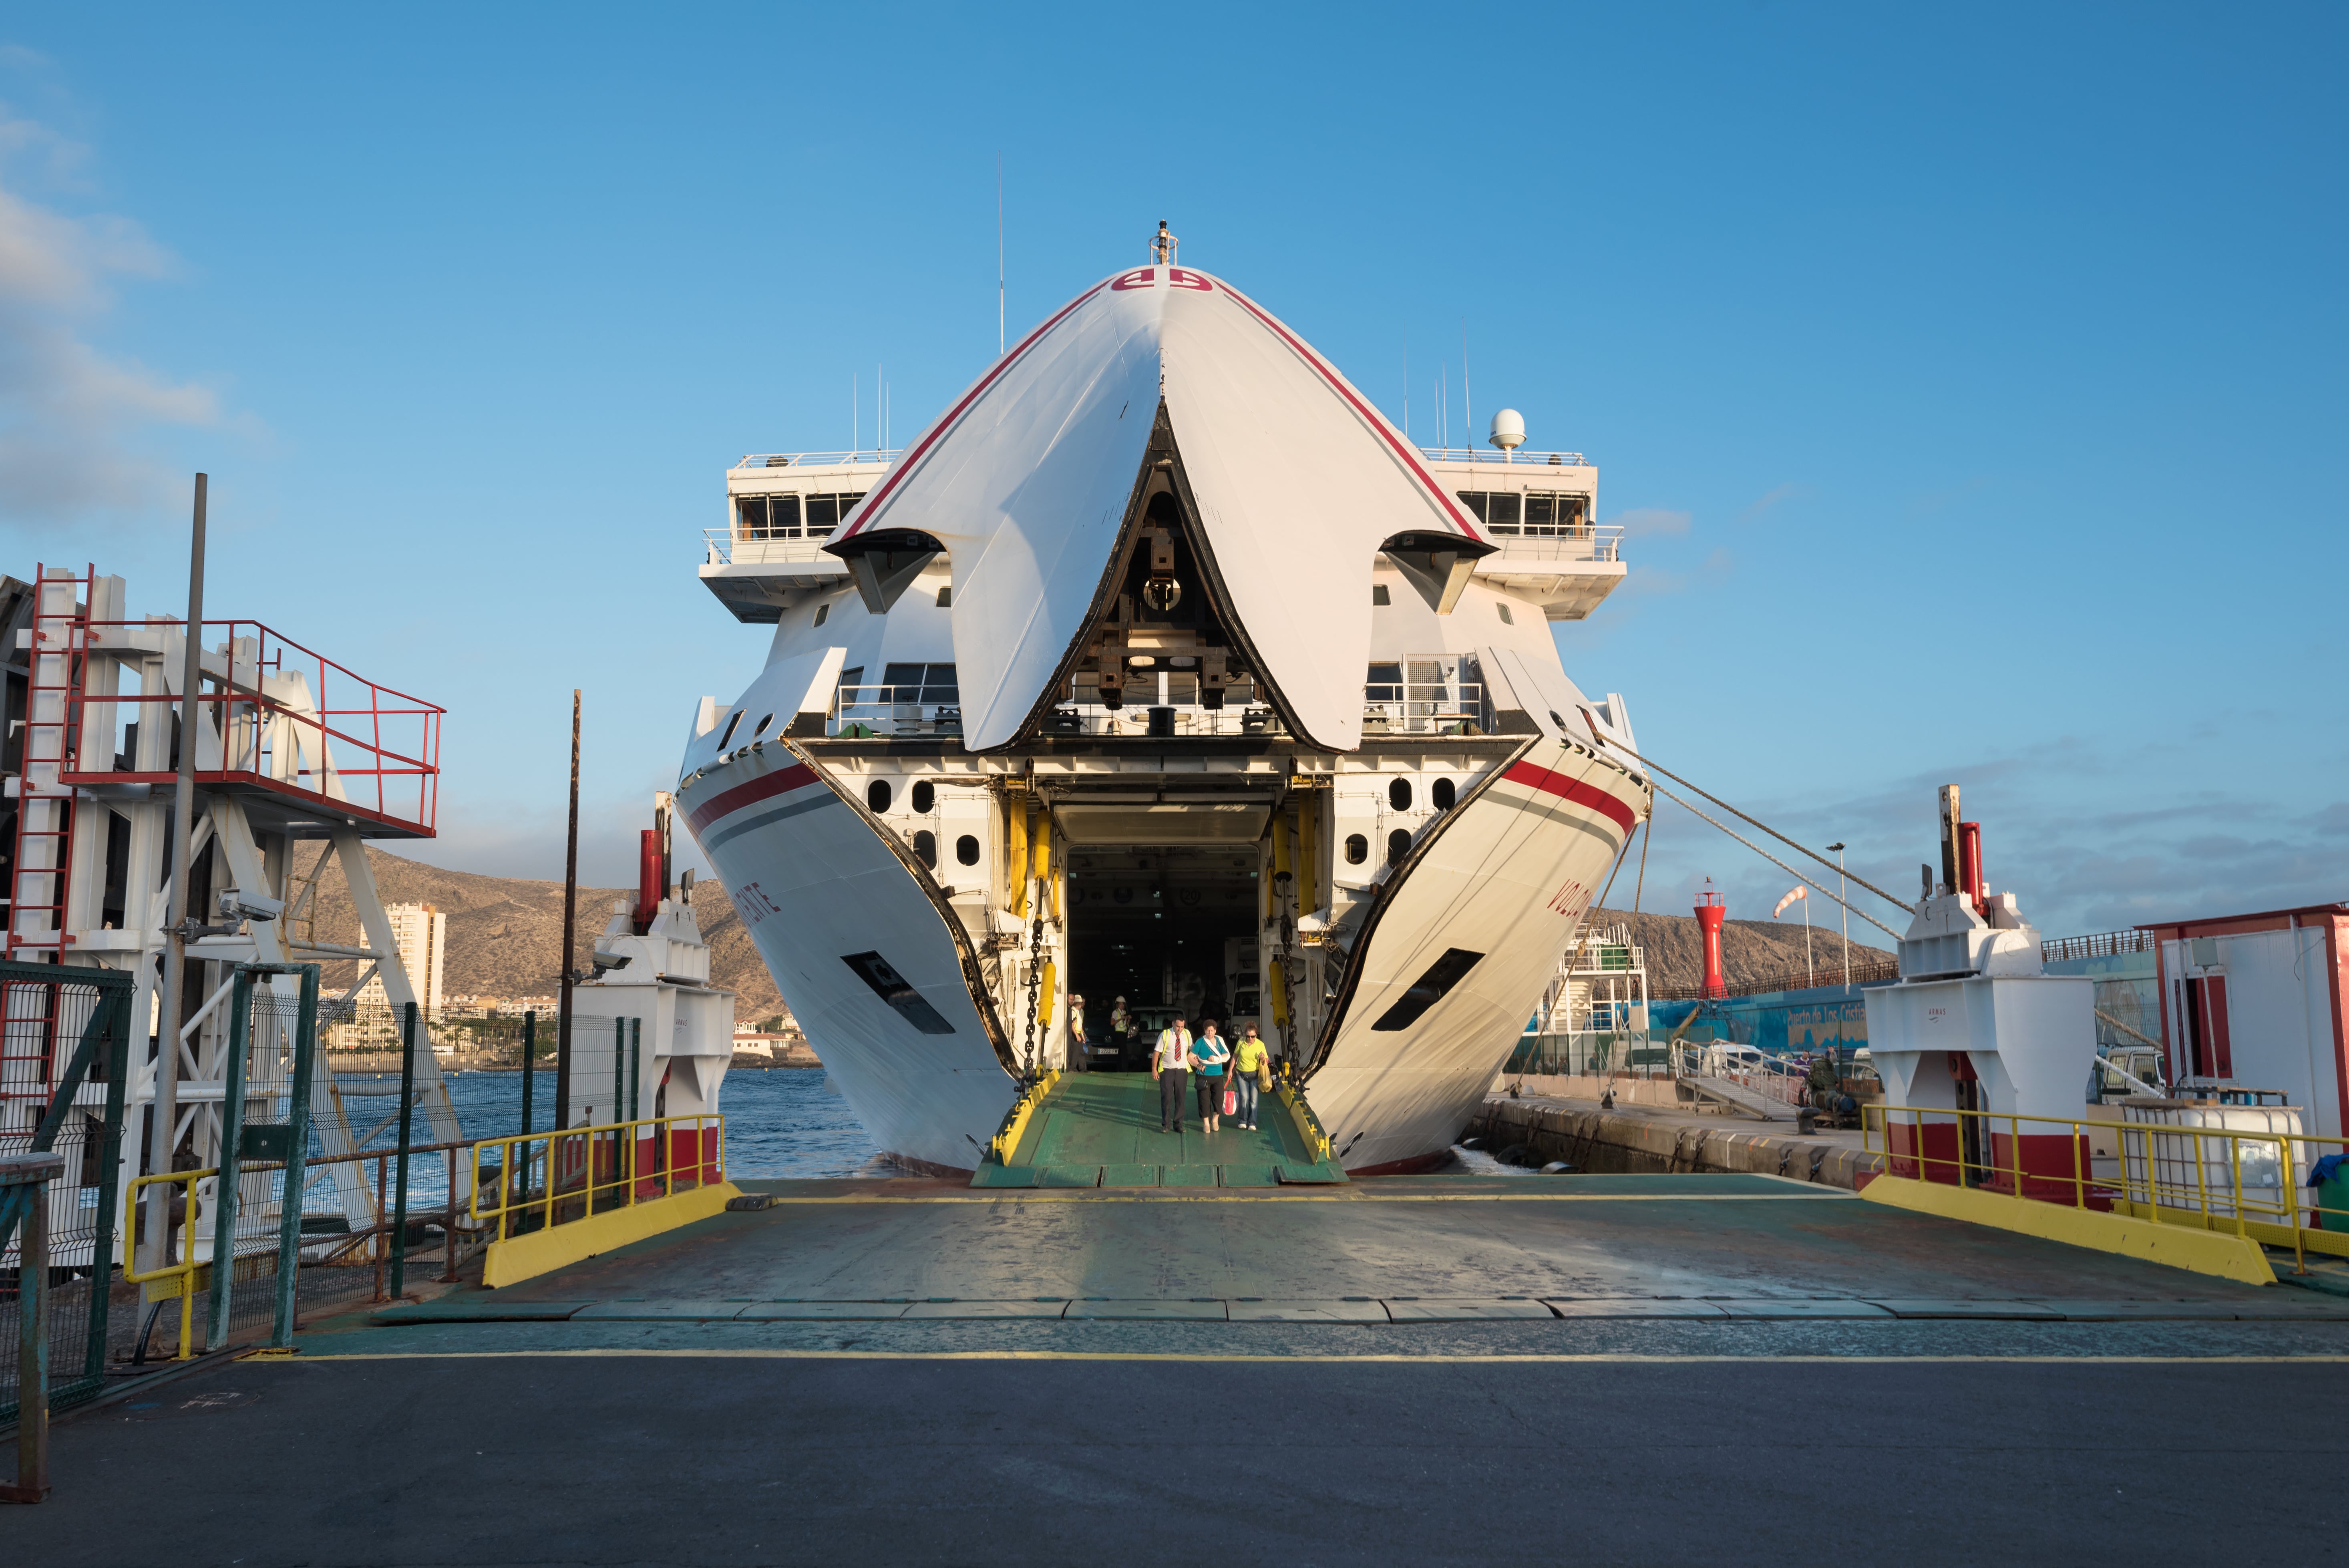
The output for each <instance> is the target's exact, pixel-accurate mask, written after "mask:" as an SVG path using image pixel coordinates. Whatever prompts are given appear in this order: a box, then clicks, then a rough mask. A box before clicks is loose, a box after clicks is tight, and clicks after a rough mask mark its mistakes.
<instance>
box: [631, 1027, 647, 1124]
mask: <svg viewBox="0 0 2349 1568" xmlns="http://www.w3.org/2000/svg"><path fill="white" fill-rule="evenodd" d="M644 1049H645V1021H644V1020H643V1019H642V1018H631V1019H629V1020H628V1117H627V1119H629V1120H630V1121H635V1120H637V1119H638V1116H637V1112H638V1110H639V1109H641V1108H642V1106H643V1104H644V1088H645V1077H644V1072H643V1070H642V1069H643V1068H644V1059H645V1058H644Z"/></svg>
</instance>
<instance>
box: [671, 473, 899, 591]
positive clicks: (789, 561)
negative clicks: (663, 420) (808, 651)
mask: <svg viewBox="0 0 2349 1568" xmlns="http://www.w3.org/2000/svg"><path fill="white" fill-rule="evenodd" d="M896 457H897V453H896V452H895V450H888V451H864V452H753V453H751V454H750V455H749V456H747V457H745V458H743V459H741V460H740V462H738V463H736V464H735V465H734V466H733V467H732V468H730V469H727V470H726V521H725V523H724V524H723V526H721V527H718V528H708V529H704V530H702V547H703V560H702V563H701V580H702V582H704V583H708V584H709V591H710V592H711V593H715V594H717V595H718V602H719V603H721V604H723V605H725V606H726V607H727V608H728V609H729V610H731V611H732V612H733V613H734V618H735V619H736V620H738V621H744V622H749V623H751V624H766V625H772V624H774V623H775V622H777V621H779V620H781V619H782V614H783V612H784V611H785V610H788V609H790V608H791V607H792V605H793V604H796V603H799V602H800V600H802V598H804V597H806V596H807V595H808V594H810V593H821V592H823V591H825V590H827V589H831V588H835V587H838V586H839V585H840V584H842V583H845V582H847V581H848V565H847V563H846V562H843V561H842V560H841V559H840V557H838V556H837V555H828V554H826V553H824V548H823V547H824V545H825V544H826V543H827V542H829V541H830V540H831V538H832V534H833V530H834V529H836V528H838V527H839V526H840V521H841V519H843V518H844V517H846V516H847V515H848V513H849V511H850V510H851V509H852V508H854V506H855V505H856V503H857V502H858V501H860V500H864V492H865V491H867V490H871V489H872V488H873V487H874V484H875V483H877V482H878V481H879V480H880V478H881V476H882V475H883V474H885V473H886V472H887V471H888V469H889V465H890V464H891V463H892V462H894V461H895V459H896Z"/></svg>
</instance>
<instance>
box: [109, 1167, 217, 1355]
mask: <svg viewBox="0 0 2349 1568" xmlns="http://www.w3.org/2000/svg"><path fill="white" fill-rule="evenodd" d="M217 1174H219V1171H218V1170H217V1168H215V1169H213V1170H210V1171H162V1172H160V1173H159V1174H157V1175H153V1176H139V1177H134V1178H133V1179H132V1180H131V1182H130V1186H129V1189H128V1190H127V1191H125V1192H124V1193H123V1195H122V1198H123V1203H122V1227H123V1228H122V1233H123V1234H124V1236H126V1237H129V1236H135V1235H136V1234H138V1229H137V1227H138V1213H139V1190H140V1188H142V1187H150V1186H160V1185H161V1184H163V1183H164V1182H167V1181H177V1182H179V1183H180V1184H181V1186H182V1187H183V1188H185V1189H186V1191H184V1192H182V1193H181V1198H182V1206H181V1225H182V1226H183V1227H184V1229H183V1231H182V1236H183V1238H184V1240H185V1242H186V1247H185V1251H186V1253H187V1256H185V1257H183V1258H181V1260H180V1261H179V1262H178V1263H176V1264H175V1263H172V1262H171V1261H170V1259H171V1234H170V1228H171V1204H169V1203H168V1202H167V1203H161V1204H159V1205H157V1207H158V1208H159V1209H160V1212H162V1214H163V1216H164V1219H163V1224H164V1228H165V1234H164V1236H163V1244H162V1245H161V1246H160V1248H158V1249H157V1251H158V1252H160V1253H161V1255H162V1257H163V1258H164V1260H165V1261H164V1263H163V1265H162V1266H161V1267H160V1268H153V1269H148V1270H146V1271H144V1272H143V1273H142V1272H140V1270H139V1268H138V1266H137V1265H136V1264H134V1263H132V1262H130V1261H129V1260H130V1259H131V1258H132V1257H133V1256H134V1254H135V1249H132V1248H129V1247H126V1248H125V1249H124V1252H123V1257H124V1263H123V1266H122V1279H123V1283H124V1284H147V1283H148V1282H150V1281H152V1280H160V1279H169V1280H172V1281H174V1282H175V1283H174V1285H173V1291H172V1294H174V1295H177V1296H178V1297H179V1298H180V1353H179V1355H177V1356H176V1357H172V1359H173V1360H176V1361H185V1360H187V1359H188V1358H189V1357H191V1356H193V1355H194V1354H195V1328H196V1289H195V1284H196V1280H195V1276H196V1245H195V1215H196V1183H197V1182H198V1181H202V1180H203V1179H204V1178H205V1177H207V1176H213V1175H217ZM140 1294H142V1295H146V1294H147V1293H145V1292H141V1293H140ZM149 1299H150V1300H154V1301H160V1300H162V1299H163V1297H161V1296H159V1295H150V1296H149Z"/></svg>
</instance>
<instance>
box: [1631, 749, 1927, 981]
mask: <svg viewBox="0 0 2349 1568" xmlns="http://www.w3.org/2000/svg"><path fill="white" fill-rule="evenodd" d="M1659 771H1661V769H1659ZM1691 788H1692V789H1693V788H1695V787H1694V786H1693V785H1692V786H1691ZM1698 792H1699V793H1700V794H1702V790H1700V791H1698ZM1656 793H1657V794H1659V795H1661V796H1662V797H1664V799H1667V800H1670V801H1671V803H1672V804H1674V805H1675V806H1678V807H1680V808H1681V809H1682V810H1684V811H1689V812H1692V813H1693V814H1695V815H1696V816H1699V817H1703V818H1704V820H1706V821H1708V822H1711V823H1712V824H1713V826H1714V827H1716V828H1719V829H1720V830H1722V831H1723V832H1724V833H1727V834H1728V835H1729V836H1730V837H1731V838H1733V839H1735V840H1736V841H1738V842H1739V843H1741V844H1744V846H1745V847H1746V848H1747V849H1749V850H1752V851H1754V853H1755V854H1757V855H1760V856H1761V857H1762V858H1763V859H1764V860H1765V861H1769V862H1770V863H1771V864H1772V865H1774V866H1776V867H1777V868H1778V869H1779V870H1780V871H1782V872H1785V873H1786V874H1787V875H1788V876H1790V877H1793V878H1794V879H1795V881H1796V882H1801V883H1802V884H1803V885H1804V886H1805V887H1807V888H1809V889H1810V890H1811V891H1812V892H1816V893H1817V894H1818V895H1819V896H1820V897H1821V898H1832V899H1835V902H1836V903H1841V904H1843V906H1844V908H1846V909H1849V910H1851V912H1852V913H1854V914H1856V915H1857V916H1859V918H1860V919H1862V920H1864V921H1866V922H1868V924H1870V925H1872V926H1874V927H1876V929H1877V930H1878V931H1880V932H1882V933H1884V934H1885V935H1887V936H1889V937H1890V938H1892V940H1893V941H1895V942H1898V941H1899V940H1900V934H1899V932H1897V931H1895V930H1893V929H1892V928H1891V927H1890V926H1889V925H1887V924H1885V923H1883V922H1882V921H1880V920H1878V919H1877V918H1876V916H1874V915H1872V914H1870V913H1868V912H1867V911H1866V910H1864V909H1853V908H1852V906H1851V905H1850V904H1848V903H1844V901H1843V900H1842V899H1840V898H1836V895H1835V894H1833V893H1831V892H1827V890H1826V889H1825V888H1823V887H1821V886H1819V884H1818V883H1816V882H1813V881H1812V880H1811V879H1810V878H1808V877H1806V876H1805V875H1804V874H1803V873H1802V872H1798V871H1796V870H1795V868H1794V867H1792V866H1790V865H1788V864H1787V863H1786V862H1785V861H1782V860H1780V859H1779V858H1778V857H1777V856H1775V855H1774V854H1772V853H1771V852H1770V851H1767V850H1765V849H1764V848H1763V847H1762V846H1761V845H1759V844H1757V843H1755V842H1754V841H1753V840H1751V839H1749V838H1747V837H1746V836H1745V835H1744V834H1743V833H1741V832H1739V831H1738V830H1736V829H1734V828H1733V827H1731V826H1730V825H1729V824H1728V823H1726V822H1723V821H1722V820H1720V819H1719V818H1716V817H1710V816H1706V815H1705V813H1704V812H1702V811H1701V810H1698V809H1697V808H1696V807H1694V806H1692V805H1690V804H1689V803H1688V802H1687V801H1685V800H1683V799H1681V798H1680V797H1679V796H1677V795H1675V794H1673V793H1672V792H1671V790H1669V789H1665V788H1664V787H1663V786H1662V785H1661V784H1659V785H1657V786H1656ZM1705 799H1708V800H1710V799H1713V797H1712V796H1710V795H1706V796H1705ZM1725 809H1726V808H1724V810H1725ZM1797 847H1798V848H1799V846H1797ZM1852 880H1853V881H1855V882H1857V881H1858V879H1857V877H1855V878H1853V879H1852ZM1870 891H1873V890H1872V889H1871V890H1870ZM1901 907H1902V908H1904V909H1905V908H1907V907H1908V906H1907V905H1906V904H1903V905H1901Z"/></svg>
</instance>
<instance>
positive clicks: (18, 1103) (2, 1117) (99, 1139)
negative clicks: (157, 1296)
mask: <svg viewBox="0 0 2349 1568" xmlns="http://www.w3.org/2000/svg"><path fill="white" fill-rule="evenodd" d="M44 969H46V970H47V974H46V975H44V974H41V973H40V971H41V970H44ZM125 979H126V980H127V977H125ZM127 989H128V986H127V984H120V985H109V984H108V983H106V982H104V981H101V980H100V979H98V977H97V976H96V975H92V974H91V972H88V971H79V972H77V971H71V970H61V969H58V968H57V967H56V966H54V965H17V964H10V965H0V1153H8V1154H21V1153H26V1152H28V1151H30V1150H33V1149H34V1148H35V1147H36V1142H37V1140H38V1139H39V1134H40V1131H41V1128H42V1124H43V1122H44V1121H45V1120H46V1119H49V1113H50V1111H51V1109H52V1108H53V1107H54V1106H55V1105H56V1103H57V1099H58V1098H59V1093H60V1090H61V1089H66V1090H69V1093H68V1094H67V1097H66V1098H67V1105H66V1107H65V1109H64V1114H63V1115H62V1116H61V1117H59V1118H57V1125H56V1128H55V1131H54V1134H53V1136H52V1138H51V1139H50V1140H48V1147H49V1148H51V1149H52V1150H55V1151H56V1152H57V1153H59V1154H61V1155H63V1156H64V1157H65V1171H64V1173H63V1174H62V1175H61V1176H59V1177H58V1178H57V1180H56V1181H52V1182H51V1183H50V1184H49V1187H48V1191H47V1221H48V1274H47V1284H48V1286H49V1294H48V1331H49V1333H48V1336H49V1389H48V1397H49V1403H50V1406H51V1408H61V1407H64V1406H68V1405H72V1404H74V1403H77V1402H78V1401H79V1400H81V1399H85V1398H89V1397H91V1396H92V1395H94V1394H95V1393H97V1391H98V1388H99V1387H101V1386H102V1384H103V1380H104V1377H105V1367H106V1361H105V1339H106V1329H107V1319H108V1317H109V1311H108V1309H109V1307H110V1306H111V1305H113V1302H112V1300H111V1298H110V1297H109V1295H107V1293H106V1292H105V1291H104V1290H103V1289H102V1288H94V1287H93V1284H92V1280H93V1277H96V1278H98V1279H103V1278H104V1277H105V1273H106V1264H108V1263H109V1262H110V1261H111V1257H112V1253H113V1246H112V1240H113V1236H114V1233H115V1231H116V1230H117V1229H118V1228H119V1220H118V1219H116V1217H115V1216H114V1215H113V1214H112V1212H111V1211H112V1206H113V1202H112V1200H113V1192H114V1187H115V1174H116V1172H115V1166H114V1162H113V1161H112V1159H111V1158H110V1156H111V1154H112V1153H113V1152H114V1150H115V1149H116V1147H117V1146H118V1140H119V1138H120V1135H121V1100H120V1096H119V1092H118V1093H115V1094H114V1095H113V1097H112V1099H111V1101H110V1102H109V1089H110V1088H112V1087H113V1077H114V1075H115V1074H116V1073H117V1072H118V1071H119V1068H120V1061H119V1057H120V1055H121V1053H120V1051H119V1035H120V1033H121V1031H122V1028H123V1023H124V1019H123V1016H122V1015H123V1012H124V1004H123V1000H122V997H123V994H124V993H125V992H126V991H127ZM85 1047H88V1064H87V1070H85V1071H84V1072H82V1073H80V1074H79V1075H78V1076H77V1075H75V1074H74V1073H73V1068H74V1065H75V1061H76V1058H77V1057H78V1055H81V1054H82V1053H83V1052H84V1049H85ZM109 1109H111V1116H110V1117H109ZM23 1261H24V1260H23V1238H22V1236H21V1234H16V1233H11V1234H9V1235H7V1236H5V1237H0V1421H6V1420H13V1419H14V1418H16V1407H17V1403H18V1398H19V1394H20V1390H19V1388H18V1386H17V1381H16V1379H17V1367H16V1354H15V1351H16V1344H17V1342H18V1338H19V1336H20V1335H21V1332H22V1330H21V1326H20V1323H21V1319H20V1315H19V1308H20V1305H21V1302H22V1295H21V1292H22V1288H23V1284H24V1277H23Z"/></svg>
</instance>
